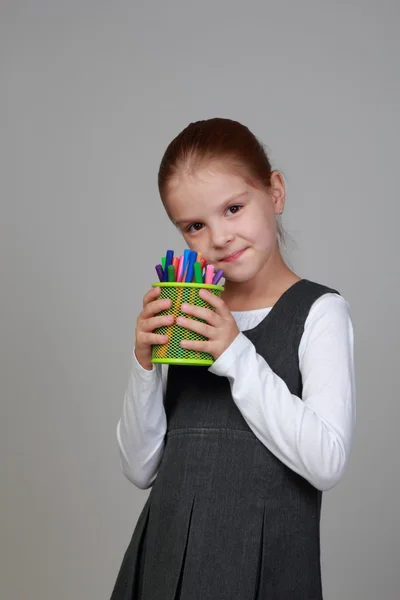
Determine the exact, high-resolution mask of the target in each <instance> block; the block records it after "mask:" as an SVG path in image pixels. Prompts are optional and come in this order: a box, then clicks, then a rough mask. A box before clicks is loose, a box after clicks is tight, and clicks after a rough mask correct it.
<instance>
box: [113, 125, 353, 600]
mask: <svg viewBox="0 0 400 600" xmlns="http://www.w3.org/2000/svg"><path fill="white" fill-rule="evenodd" d="M158 183H159V191H160V196H161V199H162V202H163V204H164V206H165V210H166V212H167V214H168V216H169V218H170V219H171V221H172V222H173V223H174V224H175V225H176V227H177V228H178V229H179V231H180V232H181V234H182V236H183V238H184V240H185V242H186V245H187V246H188V247H189V248H191V249H192V250H196V251H197V252H201V253H202V256H203V257H204V258H206V260H207V261H208V262H210V263H213V264H214V265H215V266H216V268H217V269H223V270H224V275H225V284H224V285H225V291H224V292H223V293H222V296H221V298H217V297H215V296H213V295H212V294H211V293H210V292H207V291H206V290H202V291H201V292H200V294H201V296H202V297H203V298H204V300H206V301H207V302H208V303H209V304H211V305H212V306H213V307H215V312H213V311H211V310H208V309H206V308H201V307H195V306H185V305H183V306H182V309H183V311H184V312H185V313H187V314H188V315H194V316H196V317H199V318H201V319H203V320H205V321H206V322H205V323H201V322H198V321H193V320H191V319H182V320H180V321H179V324H180V325H182V326H184V327H187V328H189V329H192V330H194V331H196V332H198V333H200V334H203V335H204V336H206V337H207V338H208V340H207V341H205V342H199V341H190V342H189V341H188V342H184V344H185V347H186V348H192V349H194V350H200V351H204V352H209V353H210V354H212V355H213V357H214V359H215V362H214V364H213V365H212V366H211V367H209V368H208V369H204V368H201V367H191V366H170V367H169V368H168V367H167V365H162V367H161V365H157V366H154V365H152V362H151V347H152V344H155V343H158V344H159V343H165V341H166V338H164V337H162V336H160V335H157V334H155V333H153V331H154V329H155V328H156V327H159V326H161V325H167V324H171V322H172V321H173V319H174V317H166V316H157V313H159V312H160V311H161V310H163V309H165V308H166V307H167V306H168V305H169V302H170V301H169V300H160V299H158V296H159V294H160V288H156V289H152V290H151V291H149V292H148V293H147V294H146V295H145V296H144V301H143V310H142V312H141V313H140V315H139V317H138V319H137V326H136V341H135V350H134V354H133V366H132V372H131V376H130V380H129V384H128V388H127V392H126V395H125V399H124V404H123V410H122V416H121V419H120V421H119V422H118V426H117V437H118V443H119V448H120V454H121V466H122V470H123V473H124V474H125V476H126V477H127V478H128V479H129V480H130V481H131V482H132V483H133V484H134V485H136V486H137V487H138V488H140V489H147V488H149V487H150V486H152V489H151V492H150V494H149V497H148V499H147V502H146V504H145V506H144V508H143V510H142V513H141V515H140V517H139V520H138V522H137V525H136V528H135V530H134V533H133V537H132V540H131V542H130V544H129V547H128V548H127V550H126V553H125V556H124V559H123V562H122V565H121V568H120V571H119V575H118V578H117V581H116V583H115V587H114V590H113V593H112V600H128V599H129V600H131V599H134V600H177V599H180V600H233V599H238V600H266V599H267V598H268V600H300V599H301V600H320V599H321V598H322V584H321V569H320V510H321V497H322V492H323V491H324V490H328V489H330V488H332V487H333V486H334V485H335V484H336V483H337V482H338V481H339V479H340V478H341V476H342V475H343V472H344V470H345V468H346V464H347V461H348V457H349V452H350V448H351V443H352V435H353V430H354V424H355V386H354V366H353V328H352V323H351V320H350V317H349V311H348V304H347V302H346V301H345V300H344V299H343V297H342V296H341V295H340V294H339V293H338V292H337V291H336V290H334V289H331V288H329V287H326V286H325V285H321V284H319V283H315V282H312V281H309V280H307V279H303V278H301V277H299V276H298V275H296V273H294V272H293V271H292V270H291V269H290V268H289V267H288V266H287V265H286V264H285V262H284V260H283V258H282V255H281V251H280V242H281V240H282V229H281V225H280V222H279V215H281V214H282V211H283V209H284V204H285V185H284V181H283V178H282V175H281V174H280V173H279V172H278V171H276V170H272V169H271V165H270V162H269V159H268V157H267V155H266V153H265V151H264V149H263V147H262V145H261V144H260V142H259V141H258V140H257V138H256V137H255V136H254V135H253V134H252V133H251V132H250V131H249V130H248V129H247V128H246V127H244V126H243V125H241V124H240V123H237V122H235V121H231V120H228V119H210V120H206V121H199V122H197V123H192V124H190V125H189V126H188V127H187V128H186V129H184V130H183V131H182V132H181V133H180V134H179V135H178V136H177V137H176V138H175V139H174V140H173V141H172V142H171V144H170V145H169V147H168V148H167V150H166V152H165V154H164V157H163V159H162V162H161V166H160V170H159V177H158Z"/></svg>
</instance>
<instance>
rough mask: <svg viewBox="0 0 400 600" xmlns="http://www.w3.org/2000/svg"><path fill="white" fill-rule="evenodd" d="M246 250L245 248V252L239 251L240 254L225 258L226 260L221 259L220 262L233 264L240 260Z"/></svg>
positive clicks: (236, 253)
mask: <svg viewBox="0 0 400 600" xmlns="http://www.w3.org/2000/svg"><path fill="white" fill-rule="evenodd" d="M246 250H247V248H244V249H243V250H239V251H238V252H235V253H234V254H230V255H229V256H225V257H224V258H221V261H220V262H233V261H235V260H238V258H240V257H241V256H242V254H243V253H244V252H246Z"/></svg>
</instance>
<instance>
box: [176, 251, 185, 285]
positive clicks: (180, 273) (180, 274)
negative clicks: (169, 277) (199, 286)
mask: <svg viewBox="0 0 400 600" xmlns="http://www.w3.org/2000/svg"><path fill="white" fill-rule="evenodd" d="M182 277H183V256H181V257H180V258H179V266H178V269H177V275H176V280H177V281H182Z"/></svg>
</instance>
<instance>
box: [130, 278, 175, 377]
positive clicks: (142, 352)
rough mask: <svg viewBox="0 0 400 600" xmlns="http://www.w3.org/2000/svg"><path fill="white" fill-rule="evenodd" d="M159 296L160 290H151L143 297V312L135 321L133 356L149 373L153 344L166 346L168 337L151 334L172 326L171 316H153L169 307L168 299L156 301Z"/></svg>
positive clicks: (151, 365)
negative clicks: (161, 328)
mask: <svg viewBox="0 0 400 600" xmlns="http://www.w3.org/2000/svg"><path fill="white" fill-rule="evenodd" d="M160 294H161V288H160V287H155V288H151V290H150V291H149V292H147V294H145V296H144V297H143V310H142V312H141V313H140V314H139V316H138V318H137V320H136V331H135V333H136V340H135V355H136V358H137V360H138V362H139V363H140V365H141V366H142V367H143V368H144V369H147V370H148V371H151V370H152V368H153V363H152V362H151V351H152V346H153V345H154V344H166V343H167V342H168V336H166V335H161V334H158V333H153V331H154V329H156V328H157V327H162V326H167V325H172V324H173V322H174V316H173V315H169V316H168V315H164V316H160V315H159V316H155V315H157V313H159V312H161V311H162V310H166V309H167V308H169V307H170V306H171V300H169V299H168V298H165V299H161V300H160V299H158V300H157V298H158V296H159V295H160Z"/></svg>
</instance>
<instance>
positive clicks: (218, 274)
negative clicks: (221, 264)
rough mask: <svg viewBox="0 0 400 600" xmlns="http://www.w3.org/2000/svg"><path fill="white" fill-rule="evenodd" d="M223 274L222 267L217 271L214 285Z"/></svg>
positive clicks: (213, 281)
mask: <svg viewBox="0 0 400 600" xmlns="http://www.w3.org/2000/svg"><path fill="white" fill-rule="evenodd" d="M223 274H224V272H223V270H222V269H219V271H217V272H216V273H215V275H214V278H213V280H212V283H213V285H217V283H218V281H219V280H220V279H221V277H222V275H223Z"/></svg>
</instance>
